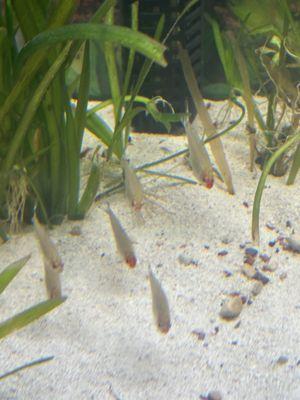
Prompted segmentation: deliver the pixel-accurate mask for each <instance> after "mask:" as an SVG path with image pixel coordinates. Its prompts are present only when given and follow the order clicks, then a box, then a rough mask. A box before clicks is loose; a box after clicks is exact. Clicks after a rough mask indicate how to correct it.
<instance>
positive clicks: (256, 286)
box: [251, 282, 264, 296]
mask: <svg viewBox="0 0 300 400" xmlns="http://www.w3.org/2000/svg"><path fill="white" fill-rule="evenodd" d="M263 286H264V285H263V283H262V282H255V283H254V285H253V286H252V289H251V293H252V294H253V296H258V295H259V293H260V292H261V291H262V288H263Z"/></svg>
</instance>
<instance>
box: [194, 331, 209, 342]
mask: <svg viewBox="0 0 300 400" xmlns="http://www.w3.org/2000/svg"><path fill="white" fill-rule="evenodd" d="M192 334H193V335H195V336H197V339H198V340H204V339H205V336H206V333H205V332H203V331H201V330H198V329H195V330H193V331H192Z"/></svg>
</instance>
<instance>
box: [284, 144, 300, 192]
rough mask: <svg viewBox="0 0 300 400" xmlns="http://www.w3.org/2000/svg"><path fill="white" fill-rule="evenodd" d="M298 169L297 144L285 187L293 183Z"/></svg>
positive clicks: (299, 152)
mask: <svg viewBox="0 0 300 400" xmlns="http://www.w3.org/2000/svg"><path fill="white" fill-rule="evenodd" d="M299 169H300V144H298V146H297V149H296V151H295V154H294V157H293V162H292V166H291V170H290V173H289V176H288V179H287V181H286V183H287V185H292V184H293V183H294V182H295V179H296V176H297V173H298V172H299Z"/></svg>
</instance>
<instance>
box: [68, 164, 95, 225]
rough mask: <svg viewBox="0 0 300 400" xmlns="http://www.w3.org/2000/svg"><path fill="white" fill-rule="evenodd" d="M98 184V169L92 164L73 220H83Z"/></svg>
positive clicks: (93, 198)
mask: <svg viewBox="0 0 300 400" xmlns="http://www.w3.org/2000/svg"><path fill="white" fill-rule="evenodd" d="M99 183H100V167H99V165H97V164H95V163H93V164H92V168H91V172H90V176H89V179H88V181H87V184H86V187H85V190H84V192H83V195H82V197H81V199H80V201H79V203H78V206H77V210H76V215H75V216H74V218H73V219H83V218H84V216H85V214H86V213H87V211H88V210H89V208H90V207H91V205H92V204H93V201H94V200H95V197H96V194H97V191H98V188H99Z"/></svg>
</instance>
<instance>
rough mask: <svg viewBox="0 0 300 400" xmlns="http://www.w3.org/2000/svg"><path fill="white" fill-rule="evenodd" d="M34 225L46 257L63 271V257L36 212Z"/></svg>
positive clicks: (54, 266) (58, 269) (59, 270)
mask: <svg viewBox="0 0 300 400" xmlns="http://www.w3.org/2000/svg"><path fill="white" fill-rule="evenodd" d="M33 226H34V230H35V235H36V238H37V240H38V242H39V244H40V248H41V250H42V253H43V256H44V258H45V259H47V260H48V261H49V262H50V263H51V265H52V268H53V269H55V270H56V271H57V272H61V271H62V270H63V265H64V264H63V262H62V259H61V257H60V256H59V254H58V251H57V249H56V246H55V244H54V243H53V242H52V240H51V238H50V236H49V233H48V231H47V229H46V228H45V227H44V226H43V225H42V224H41V223H40V222H39V220H38V218H37V216H36V215H35V214H34V217H33Z"/></svg>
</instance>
